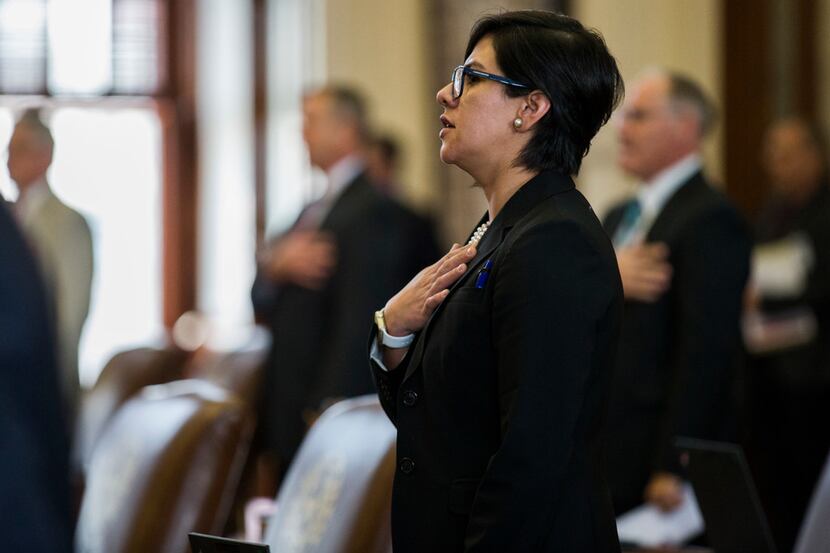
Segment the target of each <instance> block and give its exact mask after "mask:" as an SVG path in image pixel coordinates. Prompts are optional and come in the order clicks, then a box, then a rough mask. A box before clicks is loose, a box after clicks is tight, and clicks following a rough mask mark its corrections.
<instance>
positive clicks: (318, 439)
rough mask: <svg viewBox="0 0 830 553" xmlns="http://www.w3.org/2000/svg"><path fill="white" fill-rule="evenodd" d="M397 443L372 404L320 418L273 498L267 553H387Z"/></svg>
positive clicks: (349, 405)
mask: <svg viewBox="0 0 830 553" xmlns="http://www.w3.org/2000/svg"><path fill="white" fill-rule="evenodd" d="M395 435H396V431H395V428H394V426H392V424H391V423H390V422H389V420H388V419H387V418H386V415H385V414H384V413H383V410H382V409H381V407H380V404H379V403H378V400H377V397H375V396H363V397H360V398H355V399H348V400H345V401H341V402H339V403H337V404H335V405H333V406H332V407H330V408H329V409H328V410H326V411H325V413H323V415H322V416H321V417H320V418H319V419H318V420H317V422H316V423H315V424H314V426H313V427H312V428H311V429H310V430H309V433H308V435H307V436H306V438H305V440H303V444H302V446H301V447H300V451H299V452H298V454H297V457H296V458H295V459H294V462H293V463H292V465H291V468H290V469H289V471H288V474H286V477H285V481H284V483H283V485H282V487H281V488H280V491H279V494H278V495H277V512H276V514H275V515H274V517H273V518H272V519H271V521H269V524H268V528H267V530H266V540H265V541H266V543H268V544H269V545H270V546H271V550H272V551H274V552H278V553H300V552H303V553H310V552H316V553H335V552H337V553H341V552H342V553H352V552H353V553H358V552H359V553H381V552H382V553H386V552H388V551H389V550H390V549H391V547H390V544H391V533H390V517H389V515H390V507H391V500H392V478H393V475H394V471H395Z"/></svg>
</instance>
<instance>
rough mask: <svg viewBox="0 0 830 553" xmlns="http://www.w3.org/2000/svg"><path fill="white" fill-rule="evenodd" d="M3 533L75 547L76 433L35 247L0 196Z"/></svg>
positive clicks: (5, 540) (11, 543)
mask: <svg viewBox="0 0 830 553" xmlns="http://www.w3.org/2000/svg"><path fill="white" fill-rule="evenodd" d="M0 306H2V308H0V451H2V456H0V513H2V517H0V541H2V544H3V549H4V550H6V551H31V552H33V553H41V552H42V553H52V552H69V551H71V550H72V541H71V535H72V522H71V520H72V519H71V509H70V503H69V460H68V453H67V452H68V451H69V436H68V431H67V428H66V424H65V422H66V419H65V416H64V408H63V407H64V406H63V396H62V394H61V389H60V373H59V370H58V361H57V349H56V344H55V337H54V330H53V328H52V324H51V322H50V317H49V311H48V308H47V301H46V292H45V289H44V287H43V284H42V282H41V277H40V274H39V272H38V270H37V265H36V262H35V260H34V258H33V256H32V253H31V251H30V250H29V248H28V247H27V245H26V244H25V241H24V239H23V236H22V235H21V233H20V230H19V229H18V228H17V225H16V224H15V222H14V219H13V216H12V214H11V212H10V210H9V208H8V205H7V204H6V202H5V201H4V200H3V198H2V197H0Z"/></svg>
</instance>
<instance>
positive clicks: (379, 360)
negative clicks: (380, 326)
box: [369, 340, 389, 373]
mask: <svg viewBox="0 0 830 553" xmlns="http://www.w3.org/2000/svg"><path fill="white" fill-rule="evenodd" d="M369 358H370V359H371V360H372V361H374V362H375V363H376V364H377V366H378V367H380V369H381V370H382V371H383V372H387V373H388V372H389V369H387V368H386V365H384V364H383V356H382V354H381V352H380V347H379V346H378V341H377V340H372V349H370V350H369Z"/></svg>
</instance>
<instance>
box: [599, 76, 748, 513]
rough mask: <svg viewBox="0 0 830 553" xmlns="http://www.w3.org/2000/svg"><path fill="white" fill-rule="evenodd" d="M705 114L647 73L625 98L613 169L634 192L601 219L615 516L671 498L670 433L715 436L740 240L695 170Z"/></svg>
mask: <svg viewBox="0 0 830 553" xmlns="http://www.w3.org/2000/svg"><path fill="white" fill-rule="evenodd" d="M713 119H714V109H713V107H712V104H711V102H710V101H709V100H708V98H707V97H706V95H705V94H704V93H703V92H702V90H701V89H700V87H699V86H697V85H696V84H695V83H694V82H692V81H691V80H689V79H688V78H685V77H683V76H681V75H677V74H674V73H670V72H667V71H663V70H653V71H651V72H649V73H647V74H644V75H643V76H641V77H640V78H639V79H638V80H637V81H636V82H635V83H634V86H633V87H631V88H630V90H629V91H628V92H627V98H626V103H625V105H624V107H623V110H622V117H621V121H620V124H619V127H618V134H619V157H618V163H619V165H620V167H621V168H622V169H623V170H624V171H625V172H627V173H628V174H630V175H632V176H633V177H635V178H636V179H637V180H638V182H639V189H638V191H637V195H636V197H635V198H634V199H632V200H631V201H628V202H625V203H624V204H621V205H619V206H617V207H615V208H614V209H612V210H611V212H610V213H609V215H608V217H607V218H606V221H605V226H606V229H607V231H608V233H609V235H610V236H611V237H612V240H613V242H614V247H615V250H616V253H617V258H618V263H619V266H620V275H621V277H622V281H623V290H624V294H625V310H624V316H623V328H622V335H621V339H620V347H619V351H618V355H617V367H616V373H615V384H614V386H613V387H612V390H613V392H612V396H611V406H610V410H609V417H608V420H609V440H608V451H607V465H608V478H609V484H610V487H611V490H612V494H613V498H614V504H615V509H616V510H617V512H618V513H622V512H625V511H627V510H629V509H631V508H632V507H635V506H636V505H638V504H640V503H642V502H643V501H649V502H652V503H654V504H656V505H658V506H659V507H661V508H663V509H665V510H671V509H673V508H676V507H677V506H679V504H680V503H681V501H682V495H681V483H682V481H681V478H680V476H679V473H680V470H679V466H678V462H677V458H676V455H675V452H674V448H673V439H674V437H675V436H691V437H697V438H721V437H723V432H724V431H725V427H726V421H727V418H728V415H729V411H730V407H731V405H730V400H731V392H732V387H733V377H734V369H735V366H736V363H737V361H738V357H739V352H740V334H739V315H740V309H741V297H742V293H743V290H744V285H745V283H746V280H747V274H748V270H749V253H750V238H749V234H748V232H747V229H746V227H745V225H744V223H743V221H742V220H741V218H740V217H739V216H738V213H737V212H736V210H735V209H734V208H733V207H732V205H731V204H730V203H729V202H728V201H727V200H726V198H724V197H723V196H722V195H721V194H720V193H719V192H717V191H715V190H714V189H713V188H712V187H711V186H710V185H709V182H708V181H707V179H706V177H705V176H704V173H703V168H702V163H701V147H702V144H703V139H704V136H705V135H706V134H707V132H708V131H709V130H710V129H711V127H712V124H713Z"/></svg>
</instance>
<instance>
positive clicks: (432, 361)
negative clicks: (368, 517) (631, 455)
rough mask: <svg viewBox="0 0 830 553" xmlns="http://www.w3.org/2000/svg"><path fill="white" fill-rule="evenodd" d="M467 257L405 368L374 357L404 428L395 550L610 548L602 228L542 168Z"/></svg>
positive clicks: (610, 295) (565, 183) (613, 329)
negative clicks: (603, 443)
mask: <svg viewBox="0 0 830 553" xmlns="http://www.w3.org/2000/svg"><path fill="white" fill-rule="evenodd" d="M486 266H489V271H488V270H487V269H486ZM469 267H470V268H469V270H468V271H467V273H466V274H465V275H464V276H463V277H462V278H461V279H460V280H459V281H458V282H457V283H456V284H455V285H454V286H453V287H452V289H451V291H450V294H449V296H448V297H447V298H446V299H445V300H444V302H443V303H442V304H441V305H440V306H439V307H438V308H437V309H436V311H435V313H433V315H432V317H431V319H430V320H429V322H428V323H427V325H426V327H425V328H424V329H423V330H422V331H421V332H420V333H419V335H418V337H417V339H416V342H415V343H414V344H413V346H412V347H410V350H409V352H408V354H407V357H406V358H405V359H404V361H403V362H402V364H401V365H400V366H399V367H398V368H396V369H395V370H393V371H392V372H385V371H384V370H382V369H381V368H380V367H379V366H377V365H376V364H375V363H373V364H372V365H373V372H374V375H375V379H376V382H377V386H378V390H379V396H380V400H381V403H382V405H383V407H384V409H385V410H386V412H387V414H388V415H389V417H390V419H391V420H392V421H393V422H394V424H395V425H396V426H397V428H398V442H397V460H398V470H397V471H396V474H395V485H394V494H393V504H392V534H393V545H394V550H395V552H396V553H406V552H408V551H412V552H419V553H420V552H424V551H430V552H445V551H499V552H508V551H557V552H564V551H567V552H569V553H578V552H585V553H588V552H590V553H604V552H609V551H619V544H618V541H617V534H616V527H615V524H614V514H613V511H612V509H611V502H610V497H609V494H608V490H607V488H606V486H605V483H604V480H603V476H602V469H601V448H600V443H599V435H600V426H601V423H602V420H603V415H604V410H605V402H606V399H607V396H608V392H609V385H610V377H611V367H612V362H613V355H614V349H615V346H616V342H617V334H618V328H619V322H620V317H621V308H622V288H621V284H620V278H619V273H618V271H617V265H616V261H615V258H614V253H613V250H612V248H611V244H610V243H609V240H608V238H607V237H606V235H605V233H604V232H603V230H602V227H601V226H600V223H599V221H598V220H597V219H596V217H595V216H594V214H593V212H592V211H591V208H590V206H589V205H588V202H587V201H586V200H585V199H584V198H583V197H582V195H581V194H580V193H579V192H577V191H576V189H575V188H574V184H573V181H572V180H571V179H570V178H569V177H566V176H563V175H559V174H556V173H552V172H543V173H541V174H540V175H538V176H537V177H535V178H533V179H531V180H530V181H529V182H527V183H526V184H525V185H524V186H523V187H522V188H521V189H519V191H517V192H516V193H515V194H514V196H513V197H512V198H511V199H510V200H509V201H508V202H507V204H506V205H505V206H504V208H503V210H502V211H501V212H500V213H499V215H498V216H497V217H496V218H495V220H494V221H493V223H492V225H491V226H490V229H489V230H488V231H487V233H486V234H485V236H484V238H483V239H482V241H481V243H480V244H479V248H478V253H477V255H476V257H475V259H474V260H473V261H471V262H470V264H469ZM485 273H486V275H487V276H482V275H484V274H485ZM477 283H478V284H479V286H477V285H476V284H477Z"/></svg>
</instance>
